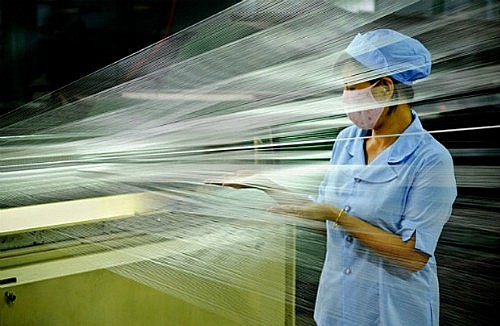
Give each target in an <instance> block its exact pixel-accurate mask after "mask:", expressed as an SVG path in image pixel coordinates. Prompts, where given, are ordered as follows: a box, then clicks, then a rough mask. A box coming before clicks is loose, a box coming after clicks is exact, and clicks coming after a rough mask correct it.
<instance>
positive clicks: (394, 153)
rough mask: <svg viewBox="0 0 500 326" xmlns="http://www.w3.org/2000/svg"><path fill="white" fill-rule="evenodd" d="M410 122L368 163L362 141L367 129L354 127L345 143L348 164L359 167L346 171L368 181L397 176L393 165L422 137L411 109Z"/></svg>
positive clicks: (417, 120)
mask: <svg viewBox="0 0 500 326" xmlns="http://www.w3.org/2000/svg"><path fill="white" fill-rule="evenodd" d="M412 117H413V121H412V123H411V124H410V125H409V126H408V128H406V130H405V131H404V132H403V133H402V134H401V135H400V136H399V137H398V139H397V140H396V141H395V142H394V143H393V144H392V145H391V146H389V147H388V148H387V149H386V150H385V151H384V152H382V153H380V157H377V160H376V161H374V162H373V163H372V164H370V165H366V164H365V154H364V141H365V137H366V136H367V135H368V130H363V129H359V128H356V129H357V130H356V131H355V132H354V133H353V134H354V138H353V139H351V140H350V141H349V142H348V144H347V152H348V153H349V155H350V156H351V158H350V164H351V165H356V166H358V167H365V168H361V169H355V170H350V172H348V170H347V171H345V172H347V173H348V174H350V175H352V176H353V177H354V178H359V179H361V180H366V181H370V182H386V181H389V180H392V179H394V178H396V177H397V169H396V167H395V165H397V164H398V163H401V162H403V161H404V160H405V159H406V158H407V157H408V156H410V155H411V154H412V153H413V152H414V151H415V150H416V149H417V147H418V145H419V144H420V142H422V140H423V137H424V132H425V130H424V128H423V127H422V123H421V122H420V120H419V118H418V116H417V114H416V112H415V111H413V110H412Z"/></svg>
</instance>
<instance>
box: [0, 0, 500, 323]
mask: <svg viewBox="0 0 500 326" xmlns="http://www.w3.org/2000/svg"><path fill="white" fill-rule="evenodd" d="M353 3H355V4H356V3H359V4H362V3H368V6H367V7H366V6H365V7H363V6H358V7H356V6H355V5H353ZM370 3H372V4H373V5H372V6H371V5H369V4H370ZM375 3H376V6H375ZM428 3H430V2H429V1H427V2H426V1H422V2H419V1H377V2H373V1H372V2H370V1H365V2H363V1H358V2H356V1H353V2H348V1H321V0H314V1H311V0H307V1H306V0H276V1H265V0H253V1H252V0H247V1H242V2H241V3H239V4H237V5H235V6H233V7H230V8H229V9H227V10H225V11H223V12H220V13H219V14H217V15H215V16H212V17H210V18H209V19H206V20H204V21H202V22H200V23H198V24H195V25H193V26H191V27H189V28H187V29H185V30H183V31H181V32H179V33H177V34H174V35H171V36H169V37H168V38H166V39H164V40H162V41H160V42H159V43H157V44H153V45H151V46H150V47H148V48H145V49H143V50H141V51H139V52H137V53H135V54H133V55H130V56H128V57H126V58H124V59H122V60H119V61H117V62H115V63H113V64H110V65H109V66H107V67H104V68H102V69H100V70H98V71H96V72H94V73H92V74H90V75H88V76H86V77H83V78H81V79H79V80H77V81H75V82H73V83H71V84H70V85H67V86H66V87H63V88H61V89H59V90H57V91H55V92H53V93H51V94H48V95H46V96H44V97H41V98H39V99H37V100H35V101H33V102H31V103H28V104H26V105H24V106H22V107H20V108H18V109H17V110H15V111H13V112H10V113H8V114H6V115H4V116H2V117H1V119H0V128H1V129H0V143H1V149H0V153H1V155H0V171H1V172H2V173H1V176H0V182H1V185H2V186H1V187H0V205H1V206H0V208H2V210H4V212H6V211H7V210H8V209H12V208H19V207H24V206H29V205H40V204H48V203H57V202H63V201H69V200H77V199H85V198H95V197H102V196H112V195H121V194H130V193H151V194H154V196H156V197H157V198H161V200H160V202H161V205H157V206H155V208H154V212H153V213H151V212H149V213H148V214H136V215H135V216H132V217H128V218H121V219H110V220H106V221H101V222H99V223H83V224H79V225H73V226H66V225H65V224H64V223H61V224H60V225H59V226H58V227H51V228H44V229H38V230H34V229H29V228H28V229H27V230H25V231H23V232H12V234H9V233H6V232H5V231H4V230H1V229H0V237H1V240H2V241H0V242H1V249H2V254H1V255H0V259H2V258H4V257H7V256H8V255H9V252H15V250H19V249H22V248H24V249H26V248H32V249H33V248H36V247H37V246H42V245H47V244H54V245H57V244H59V243H65V245H66V244H67V243H69V242H68V241H70V240H73V241H75V240H76V242H78V243H86V244H93V245H94V246H95V248H97V249H95V250H94V251H93V252H95V251H97V252H107V253H110V255H104V256H97V257H102V258H101V259H103V261H102V262H100V263H101V264H96V266H100V267H103V266H104V267H105V268H109V269H110V270H112V271H114V272H116V273H118V274H120V275H123V276H126V277H128V278H131V279H133V280H136V281H137V282H141V283H143V284H145V285H147V286H150V287H153V288H155V289H158V290H160V291H162V292H165V293H168V294H170V295H172V296H175V297H178V298H180V299H182V300H184V301H186V302H190V303H193V304H194V305H197V306H199V307H202V308H203V309H207V310H209V311H212V312H213V313H215V314H218V315H221V316H223V317H224V318H225V319H226V320H228V321H230V322H232V323H235V324H237V323H241V324H255V325H257V324H260V325H271V324H274V321H275V319H274V318H275V316H274V314H275V312H274V311H270V310H265V309H264V308H262V309H263V310H250V309H246V308H247V305H248V302H246V301H245V299H242V297H241V296H238V295H237V293H238V291H249V292H251V293H253V294H255V295H256V298H258V300H262V302H264V303H263V305H265V303H269V304H270V305H272V304H271V303H272V302H286V305H287V306H286V307H285V308H284V309H285V310H286V309H290V308H289V305H290V304H291V305H292V306H294V307H295V308H294V310H293V313H292V314H293V315H294V316H295V317H294V320H295V321H296V323H297V324H301V323H302V324H307V323H310V319H309V318H310V316H311V315H312V309H313V307H314V300H315V291H316V289H315V287H316V286H317V280H318V277H319V272H320V270H321V267H322V260H323V255H324V239H323V238H322V237H321V236H320V235H319V234H317V233H315V232H313V231H312V229H313V228H318V227H321V225H317V224H315V223H312V222H307V221H302V220H299V219H290V218H284V217H279V216H275V215H272V214H269V213H267V209H268V208H269V207H270V206H272V205H273V202H272V200H271V199H270V198H269V197H267V196H266V195H265V194H264V193H263V192H261V191H259V190H255V189H245V190H234V189H225V188H220V187H217V186H211V185H207V184H205V183H204V181H205V180H210V179H214V178H217V177H220V176H222V175H224V174H226V173H229V172H233V171H237V170H255V171H259V172H261V173H264V174H266V175H267V176H269V177H270V178H271V179H272V180H274V181H275V182H277V183H280V184H283V185H286V186H288V187H289V188H291V189H293V190H295V191H296V192H299V193H303V194H304V195H308V194H309V195H314V194H315V193H316V191H317V186H318V184H319V182H320V180H321V178H322V174H323V172H324V169H325V166H326V165H327V162H328V158H329V154H330V149H331V146H332V144H333V143H334V141H335V138H336V136H337V134H338V133H339V132H340V130H342V129H343V128H344V127H346V126H348V125H349V124H350V122H349V120H348V119H347V117H346V116H345V114H344V113H343V110H342V106H341V91H342V87H343V80H342V79H341V74H340V72H339V71H338V70H337V69H336V67H335V66H334V62H335V60H336V58H337V57H338V55H339V54H340V52H341V51H342V50H343V49H344V48H345V47H346V45H347V44H348V42H349V41H350V40H351V39H352V37H353V36H354V35H356V33H359V32H365V31H368V30H371V29H374V28H392V29H395V30H398V31H401V32H402V33H404V34H407V35H409V36H412V37H415V38H417V39H419V40H420V41H421V42H422V43H423V44H425V45H426V46H427V47H428V49H429V50H430V51H431V53H432V56H433V71H432V73H431V76H430V77H429V78H427V79H425V80H422V81H421V82H417V83H415V85H414V89H415V95H416V96H415V98H414V100H413V102H412V107H413V109H414V110H416V111H417V112H418V113H419V115H420V117H421V120H422V122H423V124H424V127H425V128H426V129H427V130H429V131H430V132H432V133H433V135H434V137H436V138H437V139H438V140H439V141H441V142H442V143H443V144H444V145H445V146H446V147H447V148H448V149H449V150H450V152H451V153H452V155H453V159H454V163H455V173H456V178H457V183H458V187H459V189H458V192H459V197H458V199H457V201H456V203H455V205H454V210H453V213H452V217H451V219H450V221H449V222H448V224H447V225H446V226H445V229H444V231H443V234H442V236H441V240H440V243H439V246H438V251H437V254H436V256H437V260H438V264H439V267H440V269H439V277H440V288H441V289H440V290H441V322H442V324H443V325H488V324H491V325H493V321H494V319H493V312H494V311H495V309H496V308H497V306H498V292H499V291H500V288H499V285H498V284H499V282H498V281H499V280H498V268H499V263H500V259H499V255H498V248H499V233H500V227H499V221H498V212H499V208H500V205H499V201H498V193H499V192H498V188H499V185H500V173H499V172H500V169H499V156H500V148H499V147H498V130H499V127H500V119H499V104H500V95H499V94H498V87H499V85H500V78H499V77H500V65H499V60H498V52H499V44H500V42H499V31H500V25H499V14H500V11H499V8H500V7H499V5H498V3H497V2H496V1H478V2H477V3H478V4H476V2H473V1H433V2H432V3H433V4H435V5H434V6H431V5H430V4H428ZM469 3H471V4H469ZM138 63H140V65H139V64H138ZM75 64H78V63H77V62H75ZM373 200H376V199H373ZM0 223H5V222H4V221H3V220H0ZM36 223H38V222H37V221H35V220H34V221H33V224H36ZM1 225H4V224H1ZM291 226H294V228H293V229H292V228H291ZM168 243H172V244H173V243H175V245H172V246H168V245H166V244H168ZM82 248H88V247H79V246H75V247H72V249H70V250H72V255H74V256H84V255H87V254H89V252H87V251H85V250H83V249H82ZM33 250H36V249H33ZM124 250H129V251H127V252H126V253H125V255H126V256H127V257H129V258H130V257H132V258H133V259H132V258H130V259H129V260H126V261H127V263H126V264H125V263H121V264H119V263H116V264H115V263H112V262H110V261H107V260H108V259H109V260H112V258H111V257H113V253H115V252H116V255H119V254H120V255H123V252H124ZM105 260H106V261H105ZM0 261H1V260H0ZM282 261H283V262H284V263H283V266H285V267H286V268H290V266H292V267H291V268H294V270H293V271H292V272H290V271H288V272H286V274H287V275H288V276H290V275H292V276H293V281H294V283H293V284H292V287H291V288H290V287H289V286H285V284H282V282H283V280H282V279H281V278H273V277H270V275H272V273H270V272H269V269H270V268H271V269H272V268H273V267H270V266H273V265H272V263H276V262H278V263H281V262H282ZM255 264H259V267H258V268H257V269H255ZM12 266H15V264H14V265H12ZM164 267H167V268H168V272H166V270H165V268H164ZM255 271H257V272H255ZM189 275H191V276H193V275H194V276H196V278H194V279H193V278H189V277H188V276H189ZM1 276H2V278H3V277H4V276H5V277H6V275H4V274H2V275H1ZM210 284H217V285H218V286H219V288H220V292H219V293H213V292H212V293H209V292H203V291H200V288H203V287H205V286H209V285H210ZM202 293H207V295H204V294H202ZM224 296H226V297H230V299H226V301H227V302H225V303H221V301H218V300H214V299H213V298H214V297H215V298H222V297H224ZM287 307H288V308H287ZM301 316H305V317H301ZM301 318H303V319H301Z"/></svg>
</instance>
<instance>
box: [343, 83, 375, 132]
mask: <svg viewBox="0 0 500 326" xmlns="http://www.w3.org/2000/svg"><path fill="white" fill-rule="evenodd" d="M376 85H377V83H375V84H373V85H371V86H369V87H366V88H363V89H357V90H351V91H348V90H344V93H343V94H342V101H343V103H344V110H345V111H346V113H347V116H348V117H349V119H350V120H351V121H352V122H353V123H354V124H355V125H356V126H358V127H359V128H361V129H372V128H373V127H374V126H375V124H376V123H377V121H378V119H379V118H380V116H381V115H382V112H383V111H384V107H379V105H380V102H378V101H377V100H376V99H375V98H374V97H373V94H372V88H373V87H375V86H376ZM367 107H368V109H367Z"/></svg>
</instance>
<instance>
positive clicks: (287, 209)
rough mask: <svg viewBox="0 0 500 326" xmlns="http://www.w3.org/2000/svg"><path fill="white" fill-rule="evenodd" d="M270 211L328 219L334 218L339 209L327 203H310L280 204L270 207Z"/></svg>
mask: <svg viewBox="0 0 500 326" xmlns="http://www.w3.org/2000/svg"><path fill="white" fill-rule="evenodd" d="M269 212H271V213H275V214H283V215H291V216H297V217H301V218H305V219H309V220H315V221H326V220H333V219H334V218H335V216H336V214H337V213H338V212H337V209H336V208H335V207H333V206H331V205H327V204H316V203H312V204H308V205H304V206H299V205H278V206H273V207H271V208H270V209H269Z"/></svg>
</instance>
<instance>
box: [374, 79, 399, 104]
mask: <svg viewBox="0 0 500 326" xmlns="http://www.w3.org/2000/svg"><path fill="white" fill-rule="evenodd" d="M372 94H373V96H374V97H375V98H376V99H377V100H378V101H380V102H385V101H389V100H390V99H391V98H392V95H393V94H394V82H393V80H392V79H391V78H389V77H382V78H381V79H380V82H379V84H378V85H377V87H375V88H374V89H373V91H372Z"/></svg>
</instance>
